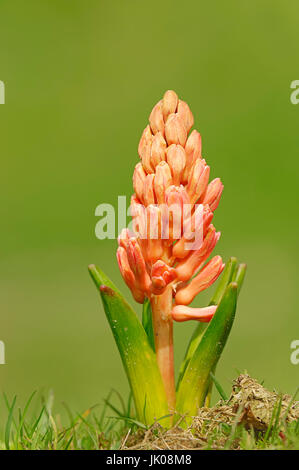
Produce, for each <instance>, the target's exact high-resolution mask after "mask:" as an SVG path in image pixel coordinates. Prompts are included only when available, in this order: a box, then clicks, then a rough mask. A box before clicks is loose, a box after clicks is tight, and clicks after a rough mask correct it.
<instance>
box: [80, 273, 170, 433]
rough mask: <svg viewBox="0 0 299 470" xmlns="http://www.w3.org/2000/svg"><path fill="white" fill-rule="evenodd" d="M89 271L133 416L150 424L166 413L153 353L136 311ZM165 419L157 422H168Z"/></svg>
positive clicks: (103, 279)
mask: <svg viewBox="0 0 299 470" xmlns="http://www.w3.org/2000/svg"><path fill="white" fill-rule="evenodd" d="M89 272H90V274H91V277H92V279H93V280H94V282H95V284H96V286H97V288H98V289H99V291H100V294H101V297H102V301H103V305H104V309H105V313H106V317H107V320H108V322H109V325H110V327H111V330H112V333H113V336H114V339H115V341H116V344H117V347H118V350H119V352H120V355H121V359H122V362H123V366H124V368H125V371H126V374H127V377H128V380H129V384H130V387H131V390H132V394H133V398H134V402H135V408H136V413H137V419H138V420H139V421H141V422H143V423H145V424H148V425H149V424H152V423H153V422H154V421H155V419H159V418H162V417H164V416H166V415H168V414H169V411H168V406H167V400H166V394H165V390H164V386H163V382H162V379H161V375H160V371H159V369H158V364H157V360H156V356H155V353H154V351H153V349H152V347H151V345H150V343H149V341H148V338H147V335H146V333H145V330H144V328H143V326H142V324H141V322H140V321H139V319H138V317H137V315H136V313H135V312H134V311H133V309H132V308H131V307H130V305H129V304H128V303H127V302H126V300H125V299H124V298H123V296H122V295H121V293H120V292H119V290H118V289H117V288H116V287H115V286H114V284H113V283H112V282H111V281H110V279H109V278H108V277H107V276H106V275H105V274H104V273H103V272H102V271H101V270H100V269H99V268H97V267H96V266H94V265H91V266H89ZM168 422H169V420H168V418H165V419H163V421H161V424H162V425H164V426H167V425H168Z"/></svg>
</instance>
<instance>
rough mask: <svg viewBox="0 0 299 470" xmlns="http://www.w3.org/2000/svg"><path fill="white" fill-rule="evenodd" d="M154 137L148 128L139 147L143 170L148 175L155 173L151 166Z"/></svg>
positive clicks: (147, 127)
mask: <svg viewBox="0 0 299 470" xmlns="http://www.w3.org/2000/svg"><path fill="white" fill-rule="evenodd" d="M152 142H153V135H152V133H151V128H150V126H146V128H145V129H144V131H143V133H142V136H141V139H140V141H139V145H138V155H139V157H140V158H141V161H142V165H143V168H144V169H145V171H146V172H147V173H153V172H154V170H153V167H152V166H151V149H152Z"/></svg>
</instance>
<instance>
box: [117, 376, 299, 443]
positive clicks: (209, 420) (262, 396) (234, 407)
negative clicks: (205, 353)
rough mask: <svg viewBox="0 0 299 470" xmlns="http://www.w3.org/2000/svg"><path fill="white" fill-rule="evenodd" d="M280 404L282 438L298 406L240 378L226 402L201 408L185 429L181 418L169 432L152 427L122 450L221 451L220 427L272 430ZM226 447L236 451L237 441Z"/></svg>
mask: <svg viewBox="0 0 299 470" xmlns="http://www.w3.org/2000/svg"><path fill="white" fill-rule="evenodd" d="M279 404H280V406H281V408H280V414H279V427H280V433H281V435H284V433H283V430H284V428H285V424H287V423H290V422H291V421H294V420H297V419H299V402H298V401H297V402H292V397H291V396H290V395H279V394H277V393H275V392H270V391H269V390H267V389H265V388H264V387H263V386H262V385H260V384H259V383H258V382H257V381H256V380H255V379H252V378H251V377H250V376H249V375H245V374H244V375H240V376H239V377H238V378H237V379H236V380H235V381H234V383H233V388H232V394H231V396H230V398H229V400H228V401H227V402H224V401H220V402H219V403H217V405H216V406H214V407H212V408H200V410H199V412H198V415H197V416H194V417H193V421H192V424H191V425H190V426H189V427H188V428H187V429H184V424H183V423H184V417H181V418H180V419H179V420H178V422H177V424H176V425H175V426H174V427H173V428H171V429H168V430H165V429H163V428H162V427H161V426H160V424H159V423H155V424H154V425H153V426H152V427H151V428H150V429H148V430H147V431H142V430H139V431H138V432H137V433H135V434H132V435H129V436H126V439H124V442H123V445H122V449H130V450H133V449H136V450H146V449H152V450H158V449H165V450H167V449H168V450H169V449H173V450H176V449H188V450H191V449H194V450H196V449H197V450H199V449H204V448H206V447H207V445H208V444H209V445H210V447H211V448H213V449H220V448H223V447H224V446H225V445H226V443H227V441H228V439H229V438H228V436H227V434H225V433H223V432H222V430H223V426H225V425H226V427H227V426H230V427H231V428H234V427H237V426H239V425H243V426H244V427H245V428H246V429H253V430H254V431H261V432H265V431H266V430H267V429H268V428H269V427H271V426H273V424H274V420H273V416H274V415H276V413H275V412H277V411H278V407H279ZM277 414H278V413H277ZM213 436H215V438H214V439H213ZM229 447H230V448H231V449H238V448H239V444H238V441H237V439H235V440H234V441H232V442H230V443H229Z"/></svg>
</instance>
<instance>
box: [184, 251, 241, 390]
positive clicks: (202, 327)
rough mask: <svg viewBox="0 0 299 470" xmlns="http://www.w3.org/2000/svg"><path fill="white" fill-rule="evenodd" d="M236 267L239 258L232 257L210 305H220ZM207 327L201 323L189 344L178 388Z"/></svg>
mask: <svg viewBox="0 0 299 470" xmlns="http://www.w3.org/2000/svg"><path fill="white" fill-rule="evenodd" d="M236 265H237V258H234V257H231V258H230V259H229V260H228V262H227V263H226V266H225V268H224V271H223V273H222V276H221V279H220V282H219V284H218V287H217V289H216V291H215V293H214V295H213V297H212V299H211V301H210V303H209V305H217V304H219V302H220V300H221V298H222V296H223V293H224V291H225V289H226V287H227V286H228V284H229V283H230V282H231V280H232V277H233V274H234V272H235V271H236ZM207 327H208V324H207V323H199V324H198V325H197V326H196V328H195V330H194V332H193V335H192V337H191V339H190V342H189V344H188V347H187V351H186V354H185V357H184V360H183V362H182V364H181V367H180V371H179V378H178V382H177V388H178V387H179V384H180V382H181V380H182V377H183V375H184V373H185V370H186V367H187V365H188V363H189V361H190V359H191V357H192V356H193V353H194V351H195V350H196V348H197V346H198V345H199V343H200V341H201V339H202V337H203V334H204V332H205V331H206V329H207Z"/></svg>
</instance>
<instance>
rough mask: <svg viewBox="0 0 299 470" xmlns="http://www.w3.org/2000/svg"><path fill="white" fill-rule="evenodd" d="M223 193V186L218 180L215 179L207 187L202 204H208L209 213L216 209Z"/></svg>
mask: <svg viewBox="0 0 299 470" xmlns="http://www.w3.org/2000/svg"><path fill="white" fill-rule="evenodd" d="M222 191H223V184H222V183H221V180H220V178H215V179H214V180H213V181H211V183H210V184H209V185H208V188H207V191H206V193H205V195H204V196H203V204H209V206H210V209H211V211H214V210H215V209H217V207H218V204H219V201H220V198H221V194H222Z"/></svg>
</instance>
